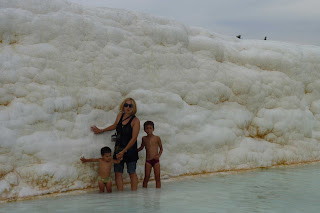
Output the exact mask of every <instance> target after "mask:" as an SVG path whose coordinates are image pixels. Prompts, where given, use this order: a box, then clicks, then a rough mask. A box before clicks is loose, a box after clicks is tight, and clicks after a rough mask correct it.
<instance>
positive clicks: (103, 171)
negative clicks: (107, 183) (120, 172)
mask: <svg viewBox="0 0 320 213" xmlns="http://www.w3.org/2000/svg"><path fill="white" fill-rule="evenodd" d="M111 166H112V162H111V161H110V162H106V161H104V160H102V159H100V160H99V176H100V177H102V178H107V177H109V176H110V174H111Z"/></svg>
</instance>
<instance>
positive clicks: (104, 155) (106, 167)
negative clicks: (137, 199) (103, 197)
mask: <svg viewBox="0 0 320 213" xmlns="http://www.w3.org/2000/svg"><path fill="white" fill-rule="evenodd" d="M80 160H81V161H82V163H86V162H99V176H98V179H97V180H98V184H99V190H100V193H102V192H104V188H105V187H106V189H107V192H108V193H111V192H112V181H111V176H110V175H111V167H112V163H120V160H114V159H112V157H111V149H110V148H109V147H107V146H106V147H103V148H102V149H101V158H97V159H86V158H84V157H81V158H80Z"/></svg>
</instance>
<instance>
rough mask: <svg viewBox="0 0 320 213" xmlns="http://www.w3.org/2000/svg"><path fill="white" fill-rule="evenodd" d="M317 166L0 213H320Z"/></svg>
mask: <svg viewBox="0 0 320 213" xmlns="http://www.w3.org/2000/svg"><path fill="white" fill-rule="evenodd" d="M319 177H320V164H319V163H315V164H308V165H302V166H288V167H281V168H271V169H257V170H253V171H247V172H241V173H220V174H214V175H209V176H205V177H199V176H197V177H187V178H183V179H180V180H178V181H164V182H163V183H162V189H160V190H159V189H155V187H154V182H151V183H149V184H150V188H148V189H142V188H139V190H138V191H137V192H131V191H130V190H129V189H126V190H125V191H124V192H122V193H120V192H116V190H115V189H114V192H113V193H112V194H106V193H105V194H99V193H98V192H90V193H85V194H80V195H64V196H60V197H55V198H42V199H37V200H29V201H19V202H11V203H4V204H0V212H5V213H11V212H14V213H20V212H21V213H22V212H23V213H29V212H30V213H31V212H33V213H36V212H41V213H43V212H77V213H82V212H83V213H84V212H86V213H87V212H112V213H114V212H151V213H158V212H159V213H160V212H165V213H170V212H196V213H202V212H219V213H221V212H228V213H229V212H237V213H241V212H245V213H247V212H268V213H271V212H281V213H285V212H288V213H293V212H299V213H300V212H304V213H306V212H316V213H318V212H320V202H319V201H320V180H319V179H320V178H319Z"/></svg>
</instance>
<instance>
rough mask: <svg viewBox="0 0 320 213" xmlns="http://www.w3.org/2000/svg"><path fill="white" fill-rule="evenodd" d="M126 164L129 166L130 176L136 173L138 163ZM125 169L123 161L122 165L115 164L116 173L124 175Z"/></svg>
mask: <svg viewBox="0 0 320 213" xmlns="http://www.w3.org/2000/svg"><path fill="white" fill-rule="evenodd" d="M126 164H127V172H128V173H129V174H133V173H136V168H137V161H132V162H126ZM123 169H124V162H123V161H122V162H121V163H115V164H114V172H120V173H123Z"/></svg>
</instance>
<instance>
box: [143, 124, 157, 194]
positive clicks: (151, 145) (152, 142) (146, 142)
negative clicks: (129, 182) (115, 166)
mask: <svg viewBox="0 0 320 213" xmlns="http://www.w3.org/2000/svg"><path fill="white" fill-rule="evenodd" d="M143 127H144V131H145V132H146V133H147V136H143V137H142V143H141V146H140V148H139V149H138V152H140V151H141V150H142V149H143V148H144V147H146V163H145V176H144V180H143V187H144V188H147V187H148V181H149V179H150V173H151V170H152V168H153V171H154V178H155V180H156V188H161V181H160V162H159V158H160V156H161V154H162V151H163V149H162V143H161V139H160V137H159V136H156V135H153V131H154V123H153V122H152V121H146V122H145V123H144V124H143ZM159 148H160V150H159Z"/></svg>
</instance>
